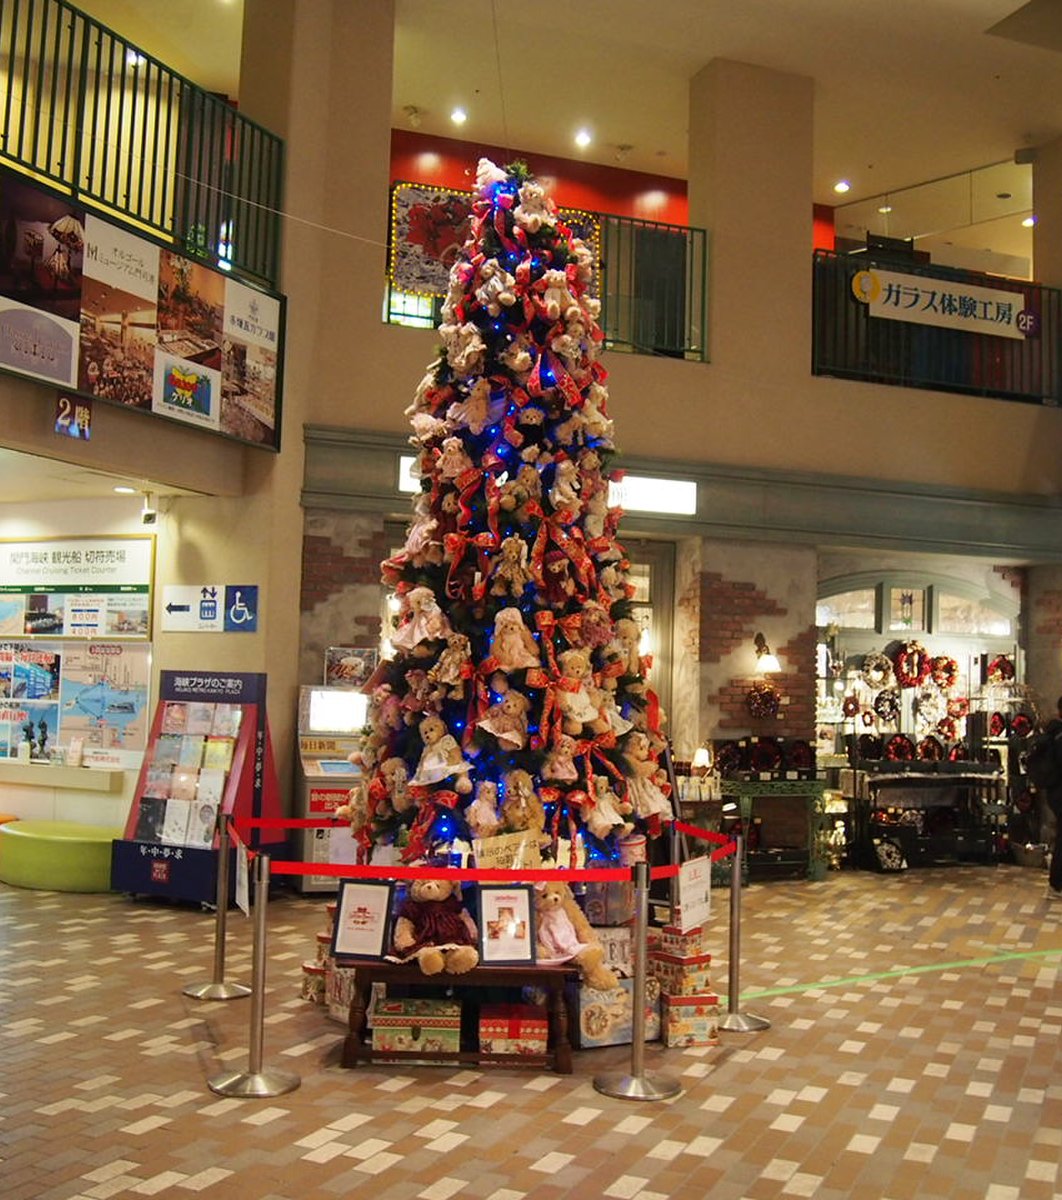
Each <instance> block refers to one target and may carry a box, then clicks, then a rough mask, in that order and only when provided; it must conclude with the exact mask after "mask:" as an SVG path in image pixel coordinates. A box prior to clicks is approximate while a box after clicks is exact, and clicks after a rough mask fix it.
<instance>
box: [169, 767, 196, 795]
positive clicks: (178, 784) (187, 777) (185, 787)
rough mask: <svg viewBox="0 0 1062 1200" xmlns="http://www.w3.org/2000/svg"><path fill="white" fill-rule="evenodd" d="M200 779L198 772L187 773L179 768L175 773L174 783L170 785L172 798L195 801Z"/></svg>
mask: <svg viewBox="0 0 1062 1200" xmlns="http://www.w3.org/2000/svg"><path fill="white" fill-rule="evenodd" d="M198 779H199V772H198V771H186V770H182V769H180V768H178V769H177V770H176V771H174V773H173V781H172V783H171V785H170V796H171V797H172V798H173V799H174V800H194V799H195V785H196V782H197V781H198Z"/></svg>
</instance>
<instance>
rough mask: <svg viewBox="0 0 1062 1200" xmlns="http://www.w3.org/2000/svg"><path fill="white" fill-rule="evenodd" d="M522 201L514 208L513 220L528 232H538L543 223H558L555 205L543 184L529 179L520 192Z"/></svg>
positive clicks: (550, 224) (549, 224)
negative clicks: (555, 215)
mask: <svg viewBox="0 0 1062 1200" xmlns="http://www.w3.org/2000/svg"><path fill="white" fill-rule="evenodd" d="M519 200H520V203H519V204H517V206H516V207H515V208H514V209H513V220H514V221H515V222H516V224H517V225H519V226H520V228H521V229H526V230H527V232H528V233H538V231H539V230H540V229H541V228H542V226H543V225H548V226H550V227H552V226H553V225H555V224H556V218H555V217H554V215H553V206H552V203H551V202H550V200H549V197H548V196H547V194H546V189H545V188H544V187H543V186H542V184H540V183H537V182H536V181H535V180H534V179H529V180H528V181H527V182H526V183H525V184H522V185H521V187H520V192H519Z"/></svg>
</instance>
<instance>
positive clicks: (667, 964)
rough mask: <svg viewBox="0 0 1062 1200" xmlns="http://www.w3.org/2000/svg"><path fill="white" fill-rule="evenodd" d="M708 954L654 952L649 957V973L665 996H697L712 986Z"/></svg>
mask: <svg viewBox="0 0 1062 1200" xmlns="http://www.w3.org/2000/svg"><path fill="white" fill-rule="evenodd" d="M711 966H712V956H711V955H710V954H687V955H679V954H665V953H664V951H663V950H654V951H653V952H652V953H651V954H650V955H649V973H650V974H651V975H652V976H653V977H654V978H655V979H657V980H659V982H660V990H661V991H662V992H663V993H664V994H665V995H667V996H699V995H701V993H703V992H707V991H708V990H709V989H710V988H711V986H712V980H711Z"/></svg>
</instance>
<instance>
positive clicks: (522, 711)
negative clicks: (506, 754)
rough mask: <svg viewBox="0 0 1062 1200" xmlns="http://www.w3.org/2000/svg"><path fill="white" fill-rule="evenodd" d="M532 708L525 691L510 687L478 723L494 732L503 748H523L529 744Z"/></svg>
mask: <svg viewBox="0 0 1062 1200" xmlns="http://www.w3.org/2000/svg"><path fill="white" fill-rule="evenodd" d="M530 708H531V701H530V700H529V699H528V698H527V697H526V696H525V695H524V694H523V692H518V691H516V689H515V688H510V689H509V690H508V691H506V692H505V693H504V694H503V696H502V698H501V699H500V700H499V701H498V702H497V703H496V704H492V705H491V706H490V708H488V709H487V711H486V712H485V713H484V714H483V716H482V717H481V718H480V719H479V720H478V721H477V722H476V725H477V727H478V728H480V729H485V730H486V731H487V733H492V734H493V735H494V736H495V737H496V738H497V739H498V745H499V746H500V747H501V749H502V750H510V751H511V750H522V749H523V748H524V746H526V745H527V714H528V711H529V709H530Z"/></svg>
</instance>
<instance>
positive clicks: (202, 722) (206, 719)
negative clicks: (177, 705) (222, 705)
mask: <svg viewBox="0 0 1062 1200" xmlns="http://www.w3.org/2000/svg"><path fill="white" fill-rule="evenodd" d="M214 708H215V706H214V705H213V704H207V703H195V704H189V705H188V723H187V726H186V732H187V733H202V734H207V733H210V731H211V727H212V726H213V724H214Z"/></svg>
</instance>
